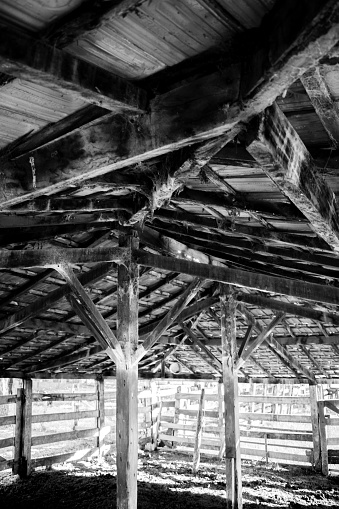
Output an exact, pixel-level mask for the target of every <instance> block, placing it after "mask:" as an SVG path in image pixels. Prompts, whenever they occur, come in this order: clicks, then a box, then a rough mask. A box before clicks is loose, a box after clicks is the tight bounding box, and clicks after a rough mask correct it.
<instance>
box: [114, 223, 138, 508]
mask: <svg viewBox="0 0 339 509" xmlns="http://www.w3.org/2000/svg"><path fill="white" fill-rule="evenodd" d="M119 245H120V246H123V247H125V248H127V249H128V251H129V259H128V260H127V262H126V264H125V265H119V268H118V314H117V338H118V341H119V344H120V347H121V350H122V360H119V361H118V363H117V365H116V388H117V393H116V405H117V407H116V446H117V457H116V462H117V508H118V509H136V507H137V471H138V363H137V362H135V363H134V358H133V357H134V355H135V353H136V351H137V346H138V295H139V267H138V265H137V264H136V263H135V262H134V261H133V260H132V258H131V251H132V249H133V248H137V247H138V245H139V240H138V237H137V235H136V232H131V234H130V235H126V236H125V235H120V238H119Z"/></svg>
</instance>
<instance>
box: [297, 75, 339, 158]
mask: <svg viewBox="0 0 339 509" xmlns="http://www.w3.org/2000/svg"><path fill="white" fill-rule="evenodd" d="M300 80H301V82H302V84H303V85H304V87H305V90H306V92H307V94H308V96H309V98H310V99H311V102H312V104H313V106H314V109H315V111H316V112H317V115H318V117H319V118H320V120H321V122H322V124H323V126H324V127H325V129H326V131H327V134H328V135H329V138H330V140H331V144H332V146H333V148H337V147H338V144H339V109H338V105H337V103H335V101H334V100H333V98H332V97H331V94H330V91H329V90H328V87H327V85H326V82H325V80H324V76H323V74H322V70H321V68H320V67H313V68H312V69H309V70H308V71H306V72H305V74H303V75H302V76H301V78H300Z"/></svg>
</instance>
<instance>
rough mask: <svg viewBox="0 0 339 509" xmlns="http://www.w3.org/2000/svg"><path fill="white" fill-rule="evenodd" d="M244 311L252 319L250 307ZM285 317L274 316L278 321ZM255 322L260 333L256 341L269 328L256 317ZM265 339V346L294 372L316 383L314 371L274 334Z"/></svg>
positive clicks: (282, 315) (243, 309)
mask: <svg viewBox="0 0 339 509" xmlns="http://www.w3.org/2000/svg"><path fill="white" fill-rule="evenodd" d="M242 312H243V313H244V314H245V316H248V317H249V319H250V320H251V319H253V315H252V313H251V312H250V311H249V310H248V309H246V308H244V307H243V308H242ZM283 318H284V314H279V315H277V316H276V317H275V318H274V320H277V319H278V321H280V320H282V319H283ZM274 320H273V321H272V322H271V324H270V325H272V324H273V322H274ZM253 323H254V327H255V328H256V330H257V331H258V333H259V336H258V337H257V338H256V339H255V340H254V343H255V342H256V340H258V338H259V337H260V336H261V335H262V334H265V332H266V331H267V329H266V330H263V328H262V327H261V325H260V323H259V322H258V321H257V320H255V319H254V322H253ZM269 327H270V326H269ZM265 341H266V345H265V346H268V347H269V349H270V350H271V351H272V352H273V353H274V354H275V355H277V356H278V357H279V358H280V359H281V360H282V361H283V363H284V364H285V365H287V366H288V367H289V368H290V369H291V370H292V371H293V372H294V373H296V375H297V376H298V373H302V375H303V376H305V377H306V378H307V379H308V380H309V381H310V382H311V383H316V379H315V377H314V375H313V373H311V372H310V371H308V369H307V368H305V367H304V366H302V365H301V364H300V363H299V362H298V361H297V360H296V359H294V357H293V356H292V355H291V354H290V353H289V352H288V351H287V349H286V348H285V347H283V346H282V345H280V344H279V343H278V341H277V340H276V339H275V338H274V337H273V336H272V334H269V335H266V337H265ZM250 347H251V345H250V346H249V348H250Z"/></svg>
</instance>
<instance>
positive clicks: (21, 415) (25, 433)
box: [13, 379, 32, 477]
mask: <svg viewBox="0 0 339 509" xmlns="http://www.w3.org/2000/svg"><path fill="white" fill-rule="evenodd" d="M31 439H32V380H31V379H27V380H24V386H23V389H18V397H17V404H16V423H15V450H14V466H13V473H14V474H19V476H20V477H27V476H28V475H29V474H30V473H31Z"/></svg>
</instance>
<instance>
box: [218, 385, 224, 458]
mask: <svg viewBox="0 0 339 509" xmlns="http://www.w3.org/2000/svg"><path fill="white" fill-rule="evenodd" d="M218 404H219V406H218V427H219V434H220V449H219V459H220V460H222V458H223V456H224V452H225V433H224V430H223V424H224V410H223V405H224V397H223V393H222V380H219V382H218Z"/></svg>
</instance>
